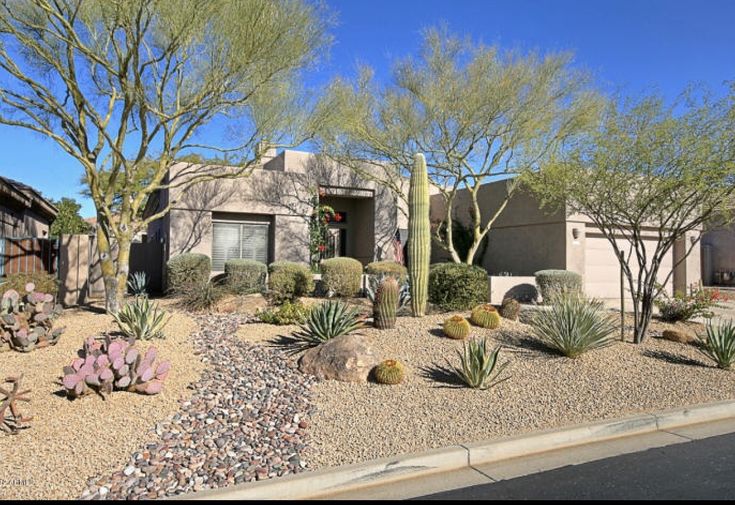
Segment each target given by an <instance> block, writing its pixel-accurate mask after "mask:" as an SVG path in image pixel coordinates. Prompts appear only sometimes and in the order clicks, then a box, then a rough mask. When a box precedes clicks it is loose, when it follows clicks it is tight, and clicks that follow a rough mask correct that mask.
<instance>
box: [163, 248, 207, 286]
mask: <svg viewBox="0 0 735 505" xmlns="http://www.w3.org/2000/svg"><path fill="white" fill-rule="evenodd" d="M211 273H212V262H211V261H210V260H209V256H207V255H206V254H195V253H184V254H179V255H178V256H174V257H173V258H171V259H170V260H168V263H166V279H167V281H166V282H167V284H168V290H169V292H171V293H181V292H183V291H184V290H186V289H187V288H190V287H195V286H201V285H203V284H204V283H206V282H207V281H208V280H209V275H210V274H211Z"/></svg>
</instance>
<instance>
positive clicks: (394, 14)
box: [0, 0, 735, 216]
mask: <svg viewBox="0 0 735 505" xmlns="http://www.w3.org/2000/svg"><path fill="white" fill-rule="evenodd" d="M327 2H328V4H329V5H330V6H331V7H332V8H333V9H334V10H335V11H336V12H337V17H338V26H337V27H336V28H335V30H334V36H335V44H334V46H333V48H332V50H331V54H330V58H329V60H328V61H325V62H323V63H322V64H321V65H320V66H319V68H318V69H317V70H316V71H315V74H313V75H312V76H311V77H310V79H309V82H315V83H323V82H327V81H328V80H329V79H330V78H331V77H332V76H333V75H335V74H341V75H347V76H351V75H354V69H355V64H356V62H358V61H359V62H361V63H367V64H369V65H371V66H372V67H373V68H375V69H376V75H377V77H378V78H381V79H387V78H388V77H389V70H390V63H391V61H393V60H394V59H395V58H399V57H402V56H405V55H407V54H409V53H411V52H413V51H415V50H416V48H417V47H418V44H419V41H420V31H421V29H422V28H424V27H427V26H433V25H436V24H438V23H440V22H446V23H447V24H448V25H449V28H450V29H451V30H452V31H453V32H455V33H458V34H467V35H470V36H472V37H473V38H474V39H475V40H481V41H483V42H485V43H487V44H494V43H497V44H499V45H500V46H501V47H504V48H520V49H525V50H529V49H537V50H539V51H542V52H544V51H557V50H571V51H573V52H574V53H575V55H576V58H575V62H576V64H578V65H580V66H582V67H584V68H587V69H589V70H591V71H592V72H593V73H594V74H595V75H596V77H597V80H598V82H599V83H600V85H601V86H602V87H603V89H606V90H616V91H622V92H623V93H626V94H636V93H640V92H645V91H659V92H661V93H663V94H664V95H666V96H668V97H674V96H676V95H677V94H678V93H679V92H680V91H681V90H682V89H683V88H684V87H685V86H686V85H687V84H689V83H700V84H705V85H708V86H710V87H712V88H713V89H714V90H715V91H722V90H724V85H723V83H724V81H727V80H735V24H734V21H735V0H699V1H696V0H689V1H684V0H327ZM0 153H1V154H0V174H2V175H7V176H9V177H12V178H14V179H18V180H20V181H23V182H25V183H27V184H30V185H32V186H34V187H36V188H37V189H39V190H41V191H42V192H43V193H44V194H46V195H48V196H50V197H52V198H60V197H61V196H72V197H75V198H77V199H78V200H79V201H82V200H83V199H82V197H80V196H79V194H78V193H79V190H80V189H81V186H80V185H79V177H80V175H81V169H80V168H79V167H78V165H77V164H76V162H75V161H74V160H73V159H72V158H71V157H69V156H68V155H67V154H65V153H64V152H63V151H61V150H60V149H59V148H57V147H56V146H55V144H54V143H53V142H52V141H49V140H45V139H43V138H41V137H39V136H38V135H34V134H32V133H29V132H25V131H21V130H17V129H13V128H10V127H5V126H0ZM82 214H83V215H84V216H92V215H94V207H93V205H92V204H91V202H88V201H84V202H83V207H82Z"/></svg>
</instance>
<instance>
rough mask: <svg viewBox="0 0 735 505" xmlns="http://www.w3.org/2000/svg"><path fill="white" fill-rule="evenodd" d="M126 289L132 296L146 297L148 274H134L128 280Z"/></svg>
mask: <svg viewBox="0 0 735 505" xmlns="http://www.w3.org/2000/svg"><path fill="white" fill-rule="evenodd" d="M128 289H129V290H130V292H131V293H132V294H133V296H148V274H146V273H145V272H135V273H133V274H132V275H131V276H130V279H128Z"/></svg>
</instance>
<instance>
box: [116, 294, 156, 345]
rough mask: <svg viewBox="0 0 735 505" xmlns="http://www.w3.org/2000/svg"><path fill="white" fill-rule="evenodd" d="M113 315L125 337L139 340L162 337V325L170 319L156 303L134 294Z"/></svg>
mask: <svg viewBox="0 0 735 505" xmlns="http://www.w3.org/2000/svg"><path fill="white" fill-rule="evenodd" d="M114 317H115V322H116V323H117V325H118V327H119V328H120V331H121V332H123V334H125V336H126V337H130V338H135V339H140V340H150V339H152V338H163V327H164V326H166V323H167V322H168V319H170V317H169V318H166V312H165V311H163V310H160V311H159V309H158V304H156V303H151V301H150V300H148V298H147V297H145V296H136V297H135V298H134V299H133V301H131V302H128V303H126V304H125V305H124V306H123V307H122V308H121V309H120V310H119V311H118V313H117V314H115V315H114Z"/></svg>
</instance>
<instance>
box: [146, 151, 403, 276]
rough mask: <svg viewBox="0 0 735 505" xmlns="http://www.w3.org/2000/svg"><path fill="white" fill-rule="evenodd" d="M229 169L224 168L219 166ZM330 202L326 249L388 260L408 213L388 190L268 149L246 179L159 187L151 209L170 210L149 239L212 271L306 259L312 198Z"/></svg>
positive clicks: (315, 158)
mask: <svg viewBox="0 0 735 505" xmlns="http://www.w3.org/2000/svg"><path fill="white" fill-rule="evenodd" d="M196 169H197V165H191V164H187V163H178V164H175V165H173V166H172V167H171V168H170V169H169V174H168V178H167V180H168V181H170V183H171V184H173V185H174V186H175V185H176V181H182V180H186V177H187V176H190V175H191V174H192V173H194V172H195V171H196ZM228 169H231V170H234V168H228V167H223V170H228ZM315 195H318V199H319V202H320V203H321V204H325V205H330V206H332V207H333V208H334V210H335V211H336V212H338V213H339V214H340V217H341V219H340V221H339V222H333V223H331V224H330V252H331V255H333V256H348V257H352V258H356V259H358V260H359V261H360V262H362V263H363V264H367V263H369V262H371V261H375V260H386V259H387V260H393V259H394V257H395V256H394V248H395V246H394V237H395V236H396V231H398V230H400V231H401V236H404V237H405V230H406V228H407V223H406V218H405V217H404V216H403V215H402V213H401V212H399V205H400V204H399V203H398V201H397V199H396V198H395V196H394V195H392V194H391V192H390V191H389V190H388V189H386V188H383V187H381V186H379V185H377V184H375V183H373V182H370V181H366V180H364V179H362V178H360V177H358V176H357V175H355V173H354V172H353V171H351V170H349V169H348V168H346V167H342V166H339V165H337V164H336V163H334V162H332V161H330V160H328V159H326V158H324V157H323V156H320V155H316V154H312V153H307V152H300V151H292V150H284V151H282V152H281V153H280V154H276V152H275V150H274V149H270V150H268V151H267V152H266V153H265V155H264V156H263V159H262V164H261V166H259V167H258V168H256V169H255V170H253V172H252V174H250V175H249V176H246V177H239V178H228V179H216V180H212V181H207V182H203V183H199V184H196V185H195V186H193V187H191V188H189V189H187V190H186V191H181V190H180V189H179V188H176V187H172V188H170V189H162V190H160V191H159V192H158V193H157V194H156V195H154V196H153V197H152V198H151V199H150V200H149V202H148V206H147V208H146V214H147V215H152V214H153V213H155V212H156V211H157V210H158V209H162V208H163V207H164V206H165V205H166V204H167V203H168V202H171V211H170V212H169V213H168V214H167V215H166V216H165V217H163V218H161V219H158V220H156V221H155V222H153V223H151V224H150V226H149V227H148V240H149V241H150V240H158V241H160V242H162V243H163V244H164V260H168V259H169V258H170V257H172V256H176V255H177V254H181V253H184V252H194V253H202V254H206V255H207V256H209V257H210V258H211V259H212V271H213V272H215V273H216V272H221V271H223V269H224V263H225V261H226V260H228V259H233V258H246V259H253V260H257V261H261V262H263V263H271V262H273V261H278V260H289V261H299V262H305V263H308V262H309V259H310V258H309V221H310V216H311V213H312V209H313V198H314V196H315Z"/></svg>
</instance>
